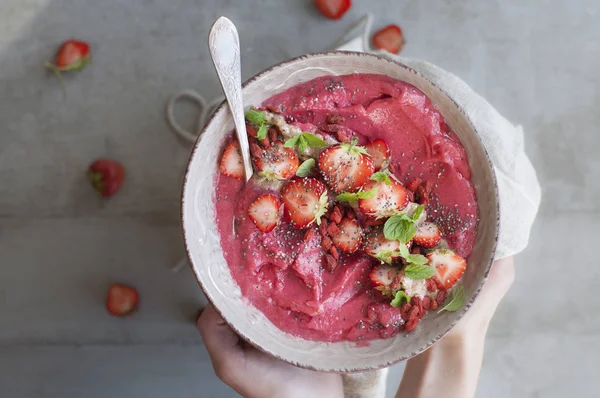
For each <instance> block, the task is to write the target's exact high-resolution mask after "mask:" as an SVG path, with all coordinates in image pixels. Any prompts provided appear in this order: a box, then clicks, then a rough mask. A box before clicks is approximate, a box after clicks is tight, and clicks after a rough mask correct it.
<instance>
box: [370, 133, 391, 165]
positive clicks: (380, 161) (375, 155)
mask: <svg viewBox="0 0 600 398" xmlns="http://www.w3.org/2000/svg"><path fill="white" fill-rule="evenodd" d="M365 149H366V150H367V153H368V154H369V155H371V160H373V166H375V171H378V170H381V169H382V168H385V167H386V166H387V165H388V163H389V162H390V157H391V152H390V148H389V147H388V146H387V144H386V143H385V141H384V140H382V139H376V140H374V141H371V142H369V143H368V144H367V145H365Z"/></svg>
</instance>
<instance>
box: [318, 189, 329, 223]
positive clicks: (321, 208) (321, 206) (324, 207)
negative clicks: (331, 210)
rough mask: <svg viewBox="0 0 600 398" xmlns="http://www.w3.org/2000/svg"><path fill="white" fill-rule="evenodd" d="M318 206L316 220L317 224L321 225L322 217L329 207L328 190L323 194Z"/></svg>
mask: <svg viewBox="0 0 600 398" xmlns="http://www.w3.org/2000/svg"><path fill="white" fill-rule="evenodd" d="M318 206H319V208H318V209H317V214H316V215H315V220H317V225H321V217H323V215H324V214H325V213H326V212H327V208H328V207H329V197H328V196H327V191H325V192H323V193H322V194H321V197H320V198H319V204H318Z"/></svg>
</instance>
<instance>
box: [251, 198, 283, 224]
mask: <svg viewBox="0 0 600 398" xmlns="http://www.w3.org/2000/svg"><path fill="white" fill-rule="evenodd" d="M280 206H281V203H280V202H279V199H277V197H276V196H275V195H273V194H265V195H261V196H259V197H258V198H256V200H255V201H254V202H252V204H250V207H249V208H248V215H249V216H250V219H251V220H252V222H254V225H256V228H258V229H259V230H260V231H262V232H271V231H272V230H273V228H275V227H276V226H277V224H279V207H280Z"/></svg>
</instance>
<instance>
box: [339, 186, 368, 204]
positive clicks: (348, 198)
mask: <svg viewBox="0 0 600 398" xmlns="http://www.w3.org/2000/svg"><path fill="white" fill-rule="evenodd" d="M378 190H379V188H377V187H375V188H373V189H370V190H368V191H358V192H356V193H351V192H342V193H341V194H339V195H337V196H336V197H335V199H336V200H337V201H338V202H348V203H354V202H356V201H358V200H359V199H371V198H374V197H375V195H377V191H378Z"/></svg>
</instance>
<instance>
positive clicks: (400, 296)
mask: <svg viewBox="0 0 600 398" xmlns="http://www.w3.org/2000/svg"><path fill="white" fill-rule="evenodd" d="M404 300H406V302H407V303H408V302H410V297H409V296H408V295H407V294H406V293H404V291H403V290H398V291H397V292H396V294H395V295H394V299H393V300H392V301H391V302H390V305H391V306H392V307H400V306H401V305H402V302H403V301H404Z"/></svg>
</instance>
